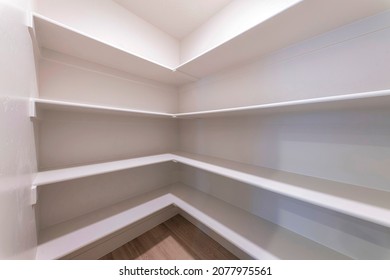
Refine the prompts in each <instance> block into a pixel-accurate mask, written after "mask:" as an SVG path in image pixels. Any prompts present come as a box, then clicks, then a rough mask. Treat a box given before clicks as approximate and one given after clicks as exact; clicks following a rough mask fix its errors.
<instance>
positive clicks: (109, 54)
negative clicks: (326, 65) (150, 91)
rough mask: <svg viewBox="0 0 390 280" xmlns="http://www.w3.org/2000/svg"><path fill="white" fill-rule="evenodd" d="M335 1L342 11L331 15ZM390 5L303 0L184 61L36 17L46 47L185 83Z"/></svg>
mask: <svg viewBox="0 0 390 280" xmlns="http://www.w3.org/2000/svg"><path fill="white" fill-rule="evenodd" d="M345 1H346V0H345ZM351 6H353V7H354V9H351V8H350V7H351ZM335 7H337V12H338V16H337V17H333V20H332V21H329V18H330V17H332V16H333V15H334V10H335ZM389 8H390V5H389V4H388V3H386V1H380V0H375V1H361V3H360V2H359V3H356V1H353V0H348V1H346V2H345V3H343V5H341V6H340V4H339V3H338V2H337V1H336V0H332V1H330V0H328V1H320V0H318V1H314V2H313V0H312V1H300V2H299V3H298V4H296V5H292V6H290V7H285V8H284V9H281V10H280V11H279V12H277V13H275V14H273V15H269V16H268V17H262V18H261V19H259V21H260V22H258V23H257V24H256V23H254V25H253V26H252V27H246V28H248V29H247V30H240V31H239V32H236V33H237V34H232V36H231V37H228V38H224V39H223V41H221V42H216V43H214V45H213V46H210V47H209V49H207V50H205V51H203V52H202V53H199V54H193V55H194V57H193V58H190V59H188V60H187V61H182V62H181V64H180V65H175V63H176V64H177V62H175V63H172V65H162V64H160V63H159V62H158V61H152V60H149V59H148V58H145V57H142V56H139V55H137V54H135V53H131V52H129V51H127V50H125V49H121V47H120V46H115V45H111V44H110V43H108V42H104V41H102V40H100V39H99V38H93V37H91V36H88V35H87V34H84V33H83V32H80V31H78V30H75V29H73V28H70V27H68V26H65V25H63V24H61V23H59V22H56V21H54V20H51V19H49V18H46V17H44V16H41V15H38V14H33V15H32V22H33V24H34V30H35V34H36V37H37V38H36V39H37V41H38V45H39V46H40V47H42V48H46V49H49V50H53V51H56V52H60V53H63V54H67V55H70V56H74V57H78V58H81V59H84V60H87V61H90V62H94V63H97V64H101V65H105V66H108V67H111V68H114V69H117V70H121V71H124V72H127V73H132V74H134V75H136V76H140V77H144V78H147V79H151V80H155V81H159V82H163V83H167V84H172V85H183V84H186V83H189V82H193V81H196V80H198V79H199V78H202V77H205V76H209V75H211V74H214V73H216V72H219V71H221V70H224V69H226V68H231V67H233V66H235V65H241V64H242V63H245V62H248V61H251V60H253V59H258V58H259V57H261V56H264V55H266V54H269V53H272V52H275V51H277V50H280V49H282V48H284V47H287V46H290V45H292V44H294V43H296V42H299V41H302V40H305V39H308V38H312V37H314V36H316V35H318V34H322V33H325V32H327V31H330V30H332V29H335V28H337V27H340V26H343V25H345V24H348V23H350V22H353V21H356V20H358V19H362V18H365V17H368V16H371V15H374V14H377V13H379V12H382V11H385V10H387V9H389ZM297 19H299V20H297ZM286 26H288V27H289V28H286ZM269 34H272V36H269ZM264 38H265V40H264ZM156 47H157V46H156ZM232 54H234V55H232ZM178 56H179V54H178Z"/></svg>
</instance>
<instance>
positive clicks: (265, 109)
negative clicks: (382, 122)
mask: <svg viewBox="0 0 390 280" xmlns="http://www.w3.org/2000/svg"><path fill="white" fill-rule="evenodd" d="M389 106H390V90H379V91H370V92H362V93H351V94H344V95H335V96H329V97H318V98H310V99H303V100H293V101H284V102H275V103H268V104H261V105H253V106H244V107H235V108H226V109H216V110H208V111H198V112H188V113H178V114H175V115H176V117H177V118H181V119H186V118H188V119H191V118H207V117H220V116H235V115H253V114H269V113H281V112H304V111H317V112H318V111H321V110H340V109H343V110H345V109H368V108H389Z"/></svg>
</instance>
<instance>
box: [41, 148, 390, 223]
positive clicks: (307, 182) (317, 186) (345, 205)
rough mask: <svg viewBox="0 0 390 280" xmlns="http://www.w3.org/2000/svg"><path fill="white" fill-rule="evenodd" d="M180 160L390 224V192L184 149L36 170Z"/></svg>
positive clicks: (60, 174) (55, 177)
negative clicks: (171, 152) (70, 166)
mask: <svg viewBox="0 0 390 280" xmlns="http://www.w3.org/2000/svg"><path fill="white" fill-rule="evenodd" d="M168 161H174V162H180V163H183V164H185V165H189V166H193V167H196V168H199V169H203V170H206V171H208V172H211V173H215V174H218V175H222V176H224V177H227V178H231V179H234V180H237V181H240V182H243V183H247V184H250V185H253V186H256V187H259V188H262V189H266V190H269V191H272V192H275V193H279V194H281V195H285V196H288V197H292V198H295V199H298V200H301V201H305V202H308V203H311V204H314V205H318V206H321V207H325V208H328V209H332V210H334V211H337V212H341V213H344V214H347V215H350V216H353V217H357V218H360V219H363V220H367V221H370V222H373V223H377V224H380V225H383V226H386V227H390V203H389V202H390V192H386V191H380V190H375V189H369V188H364V187H361V186H356V185H350V184H345V183H340V182H335V181H329V180H324V179H320V178H315V177H309V176H304V175H299V174H294V173H289V172H285V171H280V170H275V169H269V168H264V167H259V166H254V165H248V164H243V163H238V162H233V161H228V160H222V159H217V158H213V157H208V156H200V155H193V154H188V153H173V154H161V155H155V156H147V157H140V158H133V159H128V160H120V161H114V162H107V163H100V164H92V165H86V166H79V167H72V168H65V169H59V170H51V171H43V172H39V173H38V175H37V176H36V178H35V180H34V185H36V186H39V185H45V184H51V183H56V182H61V181H67V180H72V179H77V178H82V177H87V176H93V175H98V174H103V173H108V172H114V171H119V170H124V169H129V168H135V167H140V166H145V165H150V164H156V163H161V162H168Z"/></svg>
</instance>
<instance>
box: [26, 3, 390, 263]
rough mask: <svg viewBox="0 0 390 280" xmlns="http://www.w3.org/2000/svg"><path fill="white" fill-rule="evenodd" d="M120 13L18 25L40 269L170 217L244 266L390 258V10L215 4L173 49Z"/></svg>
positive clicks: (99, 250)
mask: <svg viewBox="0 0 390 280" xmlns="http://www.w3.org/2000/svg"><path fill="white" fill-rule="evenodd" d="M92 2H93V3H92ZM132 2H134V1H126V0H98V1H87V0H83V1H69V0H67V1H66V0H57V1H50V0H36V1H34V5H33V6H32V12H31V13H28V26H27V27H26V29H28V32H29V35H30V38H31V43H32V46H33V51H34V61H35V69H36V74H37V85H38V90H37V94H36V95H35V96H32V97H31V98H30V99H29V117H30V119H31V123H32V125H33V126H34V137H35V148H36V155H37V170H38V171H37V173H36V176H34V178H33V180H32V184H31V185H32V186H31V198H30V204H31V205H32V208H33V211H35V218H36V229H37V245H36V259H98V258H101V257H103V256H105V255H106V254H108V253H109V252H111V251H113V250H114V249H116V248H118V247H120V246H121V245H123V244H124V243H126V242H128V241H130V240H131V239H134V238H135V237H137V236H139V235H141V234H142V233H144V232H146V231H147V230H149V229H151V228H153V227H155V226H156V225H159V224H161V223H163V222H164V221H166V220H168V219H170V218H172V217H173V216H175V215H177V214H178V213H180V214H181V215H182V216H183V217H185V218H186V219H188V220H189V221H191V222H193V223H194V224H196V225H197V226H198V227H199V228H200V229H202V230H203V231H204V232H205V233H207V234H208V235H210V236H211V237H212V238H214V239H215V240H216V241H218V242H219V243H220V244H221V245H223V246H224V247H225V248H227V249H228V250H229V251H231V252H232V253H233V254H234V255H236V256H237V257H239V258H242V259H389V258H390V242H389V241H390V229H389V227H390V183H389V182H390V172H389V171H390V169H389V167H390V110H389V108H390V107H389V106H390V79H389V73H390V63H389V61H390V51H389V50H390V11H389V10H388V9H390V3H389V2H388V1H380V0H375V1H373V0H371V1H368V0H367V1H353V0H343V1H336V0H330V1H323V0H303V1H298V0H284V1H267V0H264V1H249V0H248V1H242V0H235V1H219V2H220V3H221V4H220V5H221V7H220V8H219V10H218V11H216V12H215V13H214V14H213V15H212V16H211V17H209V18H208V19H207V20H206V21H205V22H203V23H202V24H201V25H199V26H198V27H197V28H196V29H194V30H192V31H191V32H189V33H188V34H186V35H185V36H183V37H179V38H177V37H174V36H172V35H170V34H168V33H166V32H165V31H163V30H161V29H159V26H156V25H154V24H153V23H150V22H148V21H147V20H146V19H143V18H141V17H140V16H138V15H137V14H136V12H135V10H134V8H132V4H131V3H132ZM149 2H150V3H152V2H151V1H145V4H144V5H147V3H149ZM190 2H191V3H192V2H196V1H189V2H188V3H190ZM151 8H153V7H151ZM132 9H133V10H132ZM156 9H157V8H156ZM173 13H174V12H173ZM172 17H173V18H174V14H173V16H172ZM172 20H174V19H172ZM177 24H180V23H177Z"/></svg>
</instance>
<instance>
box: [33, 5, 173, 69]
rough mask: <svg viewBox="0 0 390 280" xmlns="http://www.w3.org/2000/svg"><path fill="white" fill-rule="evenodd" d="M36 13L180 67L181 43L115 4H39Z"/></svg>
mask: <svg viewBox="0 0 390 280" xmlns="http://www.w3.org/2000/svg"><path fill="white" fill-rule="evenodd" d="M35 11H36V12H38V13H39V14H41V15H43V16H46V17H48V18H51V19H53V20H56V21H58V22H60V23H62V24H64V25H67V26H69V27H71V28H74V29H76V30H79V31H81V32H83V33H85V34H88V35H89V36H92V37H94V38H97V39H98V40H101V41H103V42H107V43H108V44H110V45H113V46H115V47H118V48H121V49H123V50H126V51H127V52H129V53H133V54H135V55H137V56H139V57H143V58H145V59H147V60H150V61H154V62H156V63H158V64H161V65H164V66H166V67H169V68H174V67H175V66H176V65H178V64H179V42H178V40H176V39H175V38H173V37H171V36H169V35H167V34H166V33H164V32H162V31H161V30H159V29H158V28H157V27H155V26H153V25H151V24H150V23H148V22H146V21H145V20H143V19H141V18H139V17H137V16H136V15H134V14H132V13H131V12H129V11H128V10H126V9H125V8H123V7H122V6H120V5H119V4H117V3H116V2H114V1H111V0H77V1H69V0H35ZM156 46H158V47H156Z"/></svg>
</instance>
